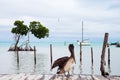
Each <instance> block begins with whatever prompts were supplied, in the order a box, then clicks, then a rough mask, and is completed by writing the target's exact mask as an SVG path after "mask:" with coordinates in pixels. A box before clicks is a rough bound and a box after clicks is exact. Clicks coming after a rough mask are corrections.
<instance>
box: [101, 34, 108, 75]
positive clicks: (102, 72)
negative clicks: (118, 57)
mask: <svg viewBox="0 0 120 80" xmlns="http://www.w3.org/2000/svg"><path fill="white" fill-rule="evenodd" d="M107 43H108V33H105V36H104V43H103V49H102V55H101V67H100V70H101V75H103V76H104V77H106V72H105V68H104V63H105V51H106V46H107Z"/></svg>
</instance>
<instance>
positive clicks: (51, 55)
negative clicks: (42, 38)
mask: <svg viewBox="0 0 120 80" xmlns="http://www.w3.org/2000/svg"><path fill="white" fill-rule="evenodd" d="M50 61H51V67H52V44H50Z"/></svg>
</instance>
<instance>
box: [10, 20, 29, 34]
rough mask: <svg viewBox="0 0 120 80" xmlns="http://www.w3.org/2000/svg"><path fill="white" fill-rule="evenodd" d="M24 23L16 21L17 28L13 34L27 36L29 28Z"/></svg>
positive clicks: (13, 29) (13, 30)
mask: <svg viewBox="0 0 120 80" xmlns="http://www.w3.org/2000/svg"><path fill="white" fill-rule="evenodd" d="M23 23H24V21H19V20H16V21H15V22H14V25H15V26H16V27H14V28H12V30H11V32H12V33H14V34H18V35H27V33H28V30H29V28H28V27H27V26H26V25H24V24H23Z"/></svg>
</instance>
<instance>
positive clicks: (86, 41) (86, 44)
mask: <svg viewBox="0 0 120 80" xmlns="http://www.w3.org/2000/svg"><path fill="white" fill-rule="evenodd" d="M77 42H78V45H80V41H79V40H77ZM81 44H82V46H91V43H90V42H89V39H84V38H83V21H82V41H81Z"/></svg>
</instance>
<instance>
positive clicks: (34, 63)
mask: <svg viewBox="0 0 120 80" xmlns="http://www.w3.org/2000/svg"><path fill="white" fill-rule="evenodd" d="M34 64H35V65H36V47H35V46H34Z"/></svg>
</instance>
